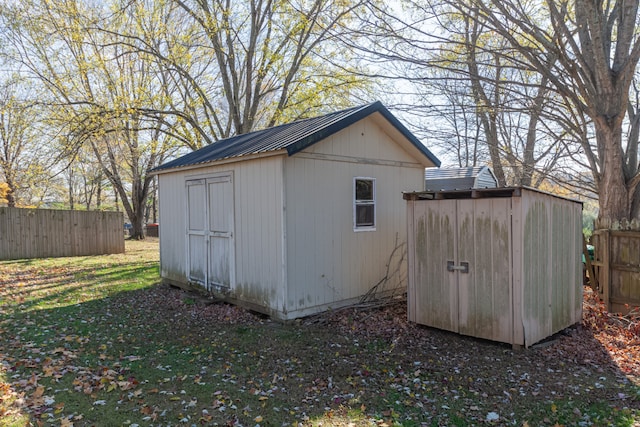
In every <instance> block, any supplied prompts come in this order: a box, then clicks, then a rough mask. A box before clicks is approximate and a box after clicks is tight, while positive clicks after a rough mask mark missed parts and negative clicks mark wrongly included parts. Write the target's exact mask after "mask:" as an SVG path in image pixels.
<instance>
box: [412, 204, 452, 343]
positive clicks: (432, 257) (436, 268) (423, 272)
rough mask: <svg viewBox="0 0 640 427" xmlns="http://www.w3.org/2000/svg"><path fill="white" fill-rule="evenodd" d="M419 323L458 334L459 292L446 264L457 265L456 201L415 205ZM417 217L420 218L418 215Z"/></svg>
mask: <svg viewBox="0 0 640 427" xmlns="http://www.w3.org/2000/svg"><path fill="white" fill-rule="evenodd" d="M416 207H417V208H418V209H420V217H419V219H418V223H417V230H416V231H417V233H416V261H415V262H416V267H417V272H416V282H417V283H416V286H415V294H416V307H420V309H419V310H416V319H415V321H416V322H417V323H421V324H424V325H429V326H433V327H436V328H440V329H444V330H448V331H454V332H457V331H458V289H457V284H456V281H455V276H454V275H452V274H450V273H449V272H448V271H447V261H454V262H456V263H457V261H458V260H457V258H456V253H457V248H456V246H457V242H456V233H455V228H456V201H455V200H443V201H439V202H438V203H437V204H435V203H421V204H416ZM416 217H417V215H416Z"/></svg>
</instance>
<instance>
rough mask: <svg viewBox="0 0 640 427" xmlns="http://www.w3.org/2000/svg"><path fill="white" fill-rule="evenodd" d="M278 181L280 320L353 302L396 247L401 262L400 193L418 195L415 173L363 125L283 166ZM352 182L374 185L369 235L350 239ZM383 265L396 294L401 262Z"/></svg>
mask: <svg viewBox="0 0 640 427" xmlns="http://www.w3.org/2000/svg"><path fill="white" fill-rule="evenodd" d="M284 174H285V183H286V184H285V194H286V202H285V203H286V206H285V211H286V224H287V227H286V241H287V253H288V258H287V273H288V274H287V299H286V308H287V317H289V318H293V317H299V316H302V315H306V314H310V313H314V312H318V311H321V310H324V309H326V308H327V307H338V306H340V305H345V304H348V303H352V302H354V301H357V300H358V299H359V298H360V297H361V296H362V295H364V294H365V293H366V292H367V291H368V290H369V289H371V288H372V287H373V286H374V285H375V284H376V283H378V282H379V281H380V279H382V278H383V277H384V276H385V271H386V266H387V264H388V263H389V262H390V257H391V254H392V253H393V251H394V248H395V247H396V245H400V246H401V251H397V254H400V253H402V254H406V215H405V209H404V206H403V204H402V203H400V202H401V192H402V191H404V190H406V191H416V190H420V189H422V186H423V185H424V175H423V174H424V168H423V166H422V165H421V164H419V163H418V162H417V161H416V158H415V157H414V156H412V155H410V154H409V153H408V152H407V151H405V150H404V148H402V146H401V144H400V142H396V141H395V140H394V139H392V137H391V136H390V135H389V134H387V133H386V132H385V130H384V129H382V128H381V127H380V126H378V124H377V122H376V121H375V120H374V119H372V118H367V119H364V120H362V121H360V122H357V123H355V124H353V125H351V126H350V127H349V128H347V129H345V130H343V131H341V132H339V133H337V134H335V135H333V136H332V137H329V138H327V139H326V140H323V141H321V142H319V143H317V144H315V145H313V146H311V147H309V148H307V149H305V150H303V151H302V152H300V153H298V154H295V155H294V156H292V157H289V158H287V159H286V160H285V172H284ZM354 177H368V178H375V180H376V181H375V182H376V184H375V185H376V217H377V218H376V230H375V231H357V232H356V231H354V224H353V179H354ZM391 264H392V265H393V266H399V267H400V272H399V274H398V275H397V276H396V277H394V278H393V280H392V281H391V282H390V283H387V284H386V290H387V291H394V290H395V291H398V292H404V290H405V289H406V255H403V258H402V259H400V258H399V257H398V256H396V257H394V259H392V260H391ZM398 278H400V280H398ZM381 291H382V290H381Z"/></svg>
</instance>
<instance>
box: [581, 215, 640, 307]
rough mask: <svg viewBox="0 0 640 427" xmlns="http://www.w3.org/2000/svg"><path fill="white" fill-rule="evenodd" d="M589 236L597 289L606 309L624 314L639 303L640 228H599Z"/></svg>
mask: <svg viewBox="0 0 640 427" xmlns="http://www.w3.org/2000/svg"><path fill="white" fill-rule="evenodd" d="M634 225H635V224H634ZM591 239H592V243H593V245H594V247H595V256H596V260H595V262H593V265H594V266H595V269H596V270H595V271H596V275H597V285H598V292H599V294H600V296H601V297H602V299H603V300H604V302H605V304H606V306H607V310H609V311H611V312H615V313H623V314H626V313H628V312H629V310H631V309H633V308H636V307H640V231H638V230H611V229H600V230H595V231H594V232H593V236H592V237H591Z"/></svg>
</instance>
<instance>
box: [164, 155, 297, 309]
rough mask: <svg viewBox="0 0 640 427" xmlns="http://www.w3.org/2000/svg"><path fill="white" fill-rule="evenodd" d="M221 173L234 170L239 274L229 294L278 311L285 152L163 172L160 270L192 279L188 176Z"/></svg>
mask: <svg viewBox="0 0 640 427" xmlns="http://www.w3.org/2000/svg"><path fill="white" fill-rule="evenodd" d="M220 173H231V174H232V175H233V193H234V194H233V203H234V206H233V212H234V221H233V224H234V231H233V239H234V241H233V247H234V248H235V249H234V250H235V253H234V254H233V260H234V261H233V264H234V265H233V268H234V269H235V271H234V273H235V276H234V277H235V280H234V281H233V283H231V284H230V285H231V286H230V289H229V292H228V294H227V295H226V297H227V298H229V299H230V300H233V301H238V302H244V303H246V304H247V305H249V306H255V307H256V308H258V309H261V310H263V311H267V312H269V313H272V314H275V315H278V313H277V312H278V311H282V307H283V300H284V296H283V292H284V286H283V284H284V283H285V277H284V263H285V254H284V243H283V238H284V237H283V236H284V235H283V231H282V230H283V208H282V207H283V202H282V201H283V195H282V189H283V183H282V156H272V157H267V158H262V159H255V160H248V161H244V162H234V163H229V164H222V165H218V166H209V167H202V168H197V169H192V170H186V171H181V172H173V173H163V174H160V175H159V206H160V215H159V217H160V227H159V228H160V273H161V276H162V278H163V279H165V280H167V281H170V282H174V283H177V284H186V283H187V282H188V279H187V277H188V276H187V274H188V273H187V262H188V260H187V254H188V253H189V251H188V248H187V238H186V237H187V223H186V219H187V199H186V194H187V189H186V182H187V181H188V180H193V179H199V178H207V177H211V176H214V175H218V174H220ZM202 256H203V257H204V256H205V254H204V253H203V254H202Z"/></svg>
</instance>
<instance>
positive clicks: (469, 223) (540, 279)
mask: <svg viewBox="0 0 640 427" xmlns="http://www.w3.org/2000/svg"><path fill="white" fill-rule="evenodd" d="M404 198H405V200H407V215H408V227H409V228H408V246H409V249H408V259H409V289H408V292H407V305H408V317H409V320H411V321H413V322H416V323H420V324H423V325H427V326H432V327H436V328H440V329H445V330H449V331H453V332H457V333H460V334H463V335H470V336H474V337H478V338H485V339H490V340H494V341H500V342H505V343H509V344H513V345H515V346H530V345H531V344H534V343H536V342H538V341H540V340H542V339H544V338H547V337H549V336H551V335H553V334H554V333H556V332H558V331H560V330H562V329H564V328H566V327H568V326H571V325H573V324H575V323H577V322H579V321H580V320H581V319H582V260H581V252H582V203H580V202H577V201H574V200H568V199H564V198H561V197H557V196H554V195H551V194H548V193H543V192H540V191H537V190H533V189H530V188H493V189H476V190H467V191H460V190H458V191H443V192H426V191H425V192H422V193H408V194H405V195H404Z"/></svg>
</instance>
